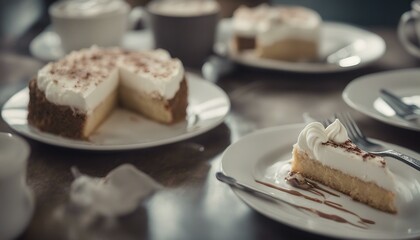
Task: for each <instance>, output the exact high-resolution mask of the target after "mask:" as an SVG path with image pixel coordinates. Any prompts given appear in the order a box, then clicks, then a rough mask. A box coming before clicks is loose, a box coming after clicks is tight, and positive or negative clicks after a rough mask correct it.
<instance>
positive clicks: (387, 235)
mask: <svg viewBox="0 0 420 240" xmlns="http://www.w3.org/2000/svg"><path fill="white" fill-rule="evenodd" d="M305 125H306V124H304V123H301V124H292V125H283V126H277V127H269V128H265V129H261V130H258V131H256V132H253V133H251V134H248V135H246V136H244V137H242V138H241V139H240V140H238V141H237V142H235V143H233V144H232V145H230V146H229V147H228V148H227V149H226V150H225V152H224V153H223V155H222V159H221V170H222V171H223V172H224V173H225V174H226V175H228V176H231V177H234V178H235V179H237V180H238V181H239V182H241V183H243V184H246V185H249V186H251V187H254V188H256V189H259V190H262V191H265V192H267V193H269V194H273V195H274V196H276V197H279V198H282V199H284V200H286V201H289V202H291V201H293V202H294V203H295V204H302V205H303V206H306V207H314V208H318V207H319V206H321V207H322V206H324V208H320V209H321V210H322V211H324V212H327V211H329V212H330V213H334V209H332V210H331V209H330V208H328V207H325V205H320V204H317V203H314V202H311V201H309V200H305V199H300V198H298V197H296V196H292V195H289V194H286V193H282V192H280V191H277V190H274V189H272V188H268V187H266V186H263V185H261V184H258V183H256V182H255V179H256V178H259V179H258V180H262V179H261V176H263V175H261V172H262V171H264V170H267V171H269V170H268V169H269V168H270V167H271V166H272V165H271V164H273V163H275V162H281V161H288V160H289V159H290V158H291V152H292V147H293V144H294V143H295V142H296V140H297V137H298V135H299V133H300V131H301V130H302V129H303V128H304V126H305ZM373 141H377V142H380V143H382V144H384V145H386V146H389V147H390V148H393V149H396V150H398V151H400V152H403V153H406V154H410V155H412V156H414V157H417V158H420V155H419V154H417V153H415V152H414V151H411V150H409V149H406V148H403V147H400V146H397V145H393V144H389V143H385V142H382V141H379V140H373ZM250 146H252V147H250ZM387 163H388V166H389V168H390V170H391V171H393V172H394V174H395V176H396V184H397V189H398V190H397V192H398V194H399V197H398V198H397V199H398V200H397V207H398V210H399V213H397V214H396V215H393V214H388V213H384V212H381V211H378V210H375V209H373V208H370V207H369V206H366V205H364V204H361V203H358V202H355V201H353V200H351V199H350V198H349V197H347V196H344V195H343V194H340V195H341V198H342V200H340V202H338V203H342V204H343V206H351V207H350V208H348V209H349V210H353V211H354V212H356V213H357V214H359V215H362V217H365V218H368V219H371V220H374V221H375V222H376V224H374V225H371V227H369V228H368V229H361V228H358V227H353V226H351V225H347V224H343V223H337V222H334V221H329V220H326V219H322V218H320V217H318V216H316V215H314V214H311V213H308V212H305V211H301V210H297V209H295V208H293V207H291V206H288V205H285V204H282V203H277V204H274V203H271V202H268V201H266V200H264V199H261V198H258V197H255V196H253V195H251V194H249V193H246V192H243V191H241V190H238V189H235V188H232V190H233V191H234V193H235V194H236V195H237V196H238V198H239V199H241V200H242V201H243V202H245V203H246V204H247V205H248V206H250V207H251V208H253V209H254V210H256V211H258V212H259V213H261V214H263V215H264V216H266V217H268V218H271V219H273V220H275V221H278V222H280V223H282V224H285V225H288V226H290V227H294V228H297V229H299V230H303V231H306V232H310V233H315V234H319V235H323V236H329V237H338V238H347V239H397V238H398V239H412V238H418V237H420V227H417V228H413V227H414V225H410V223H413V219H411V217H410V216H411V215H413V214H415V216H413V218H415V220H416V221H417V222H418V221H419V220H420V212H419V211H415V209H418V208H419V207H420V205H419V204H418V202H419V201H417V203H416V199H415V198H417V199H420V190H419V189H416V188H415V187H414V190H413V189H411V188H410V189H409V191H414V192H410V193H412V194H413V195H412V197H413V199H412V201H411V202H409V201H408V200H407V199H409V197H407V195H405V194H407V193H408V192H407V191H408V190H407V189H408V188H405V187H404V188H401V185H402V184H407V183H408V182H409V181H415V182H416V184H417V185H418V186H420V175H419V174H418V172H416V170H415V169H412V168H410V167H409V166H406V165H405V164H403V163H400V162H399V161H396V160H395V161H394V160H392V159H387ZM270 171H272V170H270ZM413 176H415V177H413ZM266 181H267V180H266ZM403 181H407V182H403ZM271 183H273V182H271ZM418 186H417V187H418ZM295 190H296V189H295ZM298 191H300V190H298ZM332 191H333V190H332ZM302 193H303V194H306V195H310V193H307V192H302ZM402 193H403V194H402ZM310 196H316V195H310ZM328 197H331V196H328ZM332 198H333V199H334V197H333V196H332ZM341 198H340V199H341ZM291 199H292V200H291ZM327 199H330V198H327ZM325 209H327V210H325ZM413 210H414V211H415V212H414V211H413ZM344 214H345V213H344ZM345 216H346V218H347V217H349V219H351V217H352V215H345ZM353 220H354V217H353ZM398 224H400V225H398ZM393 226H394V229H393V228H392V227H393ZM408 226H410V227H408ZM397 228H401V229H397ZM410 228H411V229H410ZM397 230H399V231H397Z"/></svg>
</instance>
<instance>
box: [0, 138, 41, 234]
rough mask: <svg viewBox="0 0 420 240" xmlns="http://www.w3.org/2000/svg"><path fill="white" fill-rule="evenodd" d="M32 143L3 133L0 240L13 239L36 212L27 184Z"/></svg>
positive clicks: (0, 177) (0, 169) (1, 146)
mask: <svg viewBox="0 0 420 240" xmlns="http://www.w3.org/2000/svg"><path fill="white" fill-rule="evenodd" d="M29 150H30V148H29V145H28V144H27V143H26V142H25V141H24V140H23V139H22V138H20V137H18V136H14V135H12V134H10V133H0V213H1V214H0V239H12V238H15V237H16V236H17V235H19V234H20V233H21V232H23V230H24V229H25V228H26V226H27V224H28V223H29V220H30V218H31V216H32V213H33V208H34V202H33V196H32V191H31V189H29V187H28V186H27V184H26V165H27V158H28V156H29Z"/></svg>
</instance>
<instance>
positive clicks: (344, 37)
mask: <svg viewBox="0 0 420 240" xmlns="http://www.w3.org/2000/svg"><path fill="white" fill-rule="evenodd" d="M231 36H232V20H231V19H223V20H222V21H221V22H220V24H219V28H218V37H217V42H216V44H215V47H214V50H215V52H216V53H217V54H219V55H222V56H227V57H228V58H230V59H231V60H233V61H235V62H238V63H240V64H243V65H247V66H251V67H257V68H264V69H271V70H284V71H292V72H302V73H328V72H340V71H346V70H350V69H356V68H360V67H363V66H366V65H368V64H370V63H372V62H374V61H376V60H377V59H379V58H380V57H381V56H382V55H383V54H384V53H385V50H386V45H385V41H384V40H383V39H382V38H381V37H380V36H378V35H376V34H374V33H372V32H369V31H366V30H363V29H361V28H358V27H355V26H351V25H348V24H344V23H336V22H324V23H323V24H322V29H321V49H320V56H326V55H328V53H331V52H334V51H335V50H337V49H340V48H341V47H343V46H346V45H349V44H350V43H353V42H355V41H356V40H358V41H360V42H362V43H364V46H365V47H364V48H363V49H361V50H360V51H358V52H357V55H358V56H359V57H360V63H359V64H357V65H354V66H351V67H340V66H338V65H336V64H326V63H309V62H307V63H305V62H286V61H279V60H270V59H263V58H259V57H257V56H255V54H254V51H253V50H249V51H244V52H243V53H240V54H234V53H232V51H231V50H230V42H231Z"/></svg>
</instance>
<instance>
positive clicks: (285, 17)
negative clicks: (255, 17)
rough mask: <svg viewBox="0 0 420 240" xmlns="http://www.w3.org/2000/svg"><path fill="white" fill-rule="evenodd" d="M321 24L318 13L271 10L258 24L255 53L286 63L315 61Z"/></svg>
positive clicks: (284, 8)
mask: <svg viewBox="0 0 420 240" xmlns="http://www.w3.org/2000/svg"><path fill="white" fill-rule="evenodd" d="M321 23H322V21H321V17H320V16H319V14H318V13H316V12H315V11H313V10H311V9H308V8H304V7H295V6H276V7H272V8H271V10H270V11H268V12H267V14H266V16H265V17H264V18H262V20H261V22H260V23H259V25H258V34H257V35H256V54H257V56H259V57H261V58H270V59H277V60H285V61H307V60H315V59H317V58H318V51H319V42H320V32H321Z"/></svg>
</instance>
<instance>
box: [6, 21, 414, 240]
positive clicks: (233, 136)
mask: <svg viewBox="0 0 420 240" xmlns="http://www.w3.org/2000/svg"><path fill="white" fill-rule="evenodd" d="M369 30H370V31H372V32H375V33H377V34H379V35H380V36H382V37H383V38H384V39H385V41H386V45H387V51H386V53H385V55H384V56H383V57H382V58H381V59H380V60H378V61H377V62H375V63H374V64H372V65H370V66H368V67H365V68H363V69H359V70H353V71H350V72H342V73H333V74H296V73H286V72H280V71H265V70H261V69H252V68H246V67H241V66H238V68H237V69H236V71H235V72H233V73H232V74H230V75H228V76H225V77H223V78H222V79H220V80H218V81H217V82H216V84H217V85H219V86H220V87H221V88H222V89H224V90H225V91H226V93H227V94H228V95H229V97H230V100H231V103H232V109H231V112H230V113H229V115H228V116H227V118H226V120H225V122H224V123H222V124H221V125H219V126H217V127H216V128H214V129H212V130H210V131H208V132H206V133H204V134H201V135H199V136H197V137H194V138H191V139H188V140H184V141H181V142H177V143H173V144H169V145H164V146H159V147H153V148H149V149H140V150H130V151H116V152H89V151H80V150H71V149H65V148H60V147H54V146H49V145H47V144H43V143H39V142H36V141H33V140H30V139H27V141H28V142H29V144H30V146H31V149H32V150H31V154H30V157H29V160H28V166H27V182H28V184H29V186H30V187H31V188H32V189H33V191H34V193H35V200H36V208H35V213H34V215H33V218H32V220H31V222H30V225H29V226H28V228H27V230H26V231H25V232H24V233H23V234H22V235H21V236H20V238H19V239H142V238H144V239H268V238H274V237H275V238H277V239H292V238H293V239H294V238H300V239H301V238H302V239H324V238H325V237H323V236H318V235H313V234H310V233H306V232H303V231H300V230H297V229H295V228H291V227H288V226H286V225H284V224H281V223H278V222H276V221H273V220H271V219H269V218H266V217H264V216H263V215H261V214H259V213H258V212H256V211H254V210H253V209H251V208H249V207H248V206H247V205H246V204H244V203H243V202H242V201H241V200H239V199H238V198H237V197H236V196H235V194H234V193H233V192H232V190H231V189H230V188H229V187H228V186H227V185H225V184H223V183H220V182H219V181H217V179H216V178H215V172H217V171H218V170H219V168H220V162H221V156H222V153H223V151H224V150H225V149H226V148H227V147H228V146H229V145H230V144H231V143H232V142H234V141H236V140H238V139H239V138H240V137H241V136H244V135H245V134H248V133H250V132H253V131H255V130H257V129H261V128H266V127H271V126H278V125H284V124H293V123H300V122H303V119H302V113H304V112H309V113H310V114H313V115H315V116H328V115H330V114H331V113H333V112H337V111H349V112H350V113H351V114H352V115H353V116H354V117H355V118H356V120H357V122H358V123H360V125H361V128H362V129H363V130H364V131H365V132H366V134H367V135H368V136H370V137H373V138H377V139H380V140H383V141H387V142H390V143H394V144H398V145H401V146H403V147H406V148H409V149H411V150H414V151H416V152H420V145H419V144H418V139H419V132H416V131H410V130H405V129H401V128H397V127H393V126H390V125H387V124H384V123H382V122H379V121H377V120H374V119H372V118H370V117H368V116H365V115H363V114H360V113H358V112H356V111H354V110H352V109H351V108H350V107H348V106H347V105H346V104H345V102H344V101H343V100H342V97H341V93H342V91H343V89H344V88H345V86H346V85H347V84H348V83H349V82H350V81H352V80H353V79H355V78H356V77H359V76H363V75H366V74H370V73H375V72H382V71H388V70H394V69H404V68H413V67H418V66H419V63H420V62H419V61H418V60H417V59H415V58H413V57H411V56H410V55H408V54H407V53H406V52H405V51H404V49H403V48H402V47H401V45H400V43H399V41H398V39H397V37H396V29H394V28H379V27H377V28H370V29H369ZM21 52H24V51H21ZM43 64H44V63H42V62H40V61H37V60H35V59H33V58H31V56H29V55H28V56H25V55H17V54H15V53H14V52H10V51H9V52H8V53H1V54H0V72H1V73H2V77H1V78H0V105H2V104H3V103H4V102H5V101H6V100H7V99H8V97H10V96H11V95H12V94H13V93H15V92H17V91H18V90H19V89H21V88H23V87H24V86H25V85H27V83H28V80H29V79H30V78H31V77H32V76H34V74H36V72H37V70H38V69H39V68H40V67H41V66H42V65H43ZM192 71H195V72H197V73H199V71H198V70H197V69H196V70H192ZM0 131H2V132H13V131H12V130H11V129H10V128H9V127H8V126H7V125H6V123H5V122H4V121H3V120H2V119H0ZM123 163H131V164H133V165H134V166H136V167H137V168H138V169H140V170H141V171H143V172H145V173H147V174H149V175H150V176H151V177H152V178H154V179H155V180H156V181H158V182H159V183H161V184H162V185H163V186H165V189H164V190H162V191H160V192H159V193H157V194H155V195H154V196H152V197H151V198H149V199H147V200H145V201H144V202H143V203H142V205H141V206H140V207H139V208H138V209H137V210H136V211H135V212H134V213H133V214H130V215H128V216H125V217H122V218H121V219H119V221H118V224H117V225H116V226H114V227H112V228H110V229H104V228H101V227H94V228H90V229H82V228H80V227H78V224H77V223H75V222H74V221H73V220H72V219H71V218H70V217H67V218H62V217H59V214H58V213H59V212H60V211H61V210H62V209H63V208H65V207H66V204H67V203H68V197H69V187H70V184H71V182H72V181H73V176H72V174H71V172H70V168H71V167H72V166H76V167H77V168H79V170H80V171H81V172H83V173H86V174H89V175H92V176H97V177H102V176H105V175H106V174H107V173H108V172H109V171H110V170H111V169H113V168H115V167H117V166H119V165H121V164H123Z"/></svg>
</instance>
